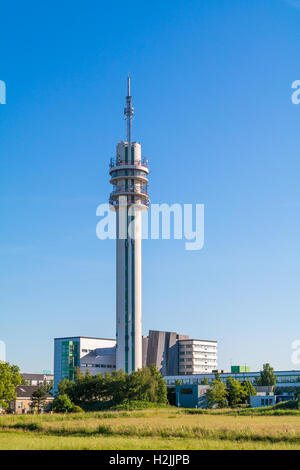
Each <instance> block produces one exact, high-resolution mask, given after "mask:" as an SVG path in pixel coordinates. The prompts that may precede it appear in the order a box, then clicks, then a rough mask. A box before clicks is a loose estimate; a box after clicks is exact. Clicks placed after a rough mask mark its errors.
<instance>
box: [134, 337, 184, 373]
mask: <svg viewBox="0 0 300 470" xmlns="http://www.w3.org/2000/svg"><path fill="white" fill-rule="evenodd" d="M143 347H144V351H143V361H144V362H143V365H147V366H148V367H150V366H151V365H152V364H155V365H156V367H157V369H158V370H159V371H160V372H161V374H162V375H171V374H176V373H178V335H177V334H176V333H174V332H169V331H156V330H150V331H149V336H148V338H147V340H146V339H144V340H143Z"/></svg>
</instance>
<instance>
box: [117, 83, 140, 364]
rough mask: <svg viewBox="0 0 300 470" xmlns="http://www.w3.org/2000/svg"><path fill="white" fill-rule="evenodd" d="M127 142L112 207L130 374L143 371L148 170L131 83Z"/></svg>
mask: <svg viewBox="0 0 300 470" xmlns="http://www.w3.org/2000/svg"><path fill="white" fill-rule="evenodd" d="M124 114H125V117H126V119H127V141H126V142H119V143H118V144H117V149H116V157H115V159H111V162H110V170H109V173H110V183H111V184H112V185H113V190H112V192H111V194H110V201H109V202H110V204H111V205H112V206H113V208H114V210H115V211H116V222H117V227H116V228H117V241H116V245H117V246H116V250H117V257H116V271H117V276H116V277H117V278H116V281H117V296H116V297H117V298H116V304H117V312H116V334H117V349H116V368H117V370H118V369H123V370H124V371H126V372H128V373H131V372H132V371H134V370H137V369H139V368H141V367H142V233H141V231H142V211H143V210H147V208H148V205H149V197H148V190H147V183H148V174H149V170H148V166H147V161H146V160H145V159H142V157H141V145H140V144H139V143H137V142H131V120H132V115H133V108H132V105H131V96H130V80H129V79H128V95H127V97H126V107H125V110H124Z"/></svg>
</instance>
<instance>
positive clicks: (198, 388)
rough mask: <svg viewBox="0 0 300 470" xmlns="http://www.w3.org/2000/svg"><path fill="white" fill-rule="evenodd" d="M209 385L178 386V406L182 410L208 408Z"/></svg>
mask: <svg viewBox="0 0 300 470" xmlns="http://www.w3.org/2000/svg"><path fill="white" fill-rule="evenodd" d="M208 389H209V385H176V406H178V407H181V408H206V407H207V403H206V392H207V390H208Z"/></svg>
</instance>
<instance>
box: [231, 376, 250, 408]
mask: <svg viewBox="0 0 300 470" xmlns="http://www.w3.org/2000/svg"><path fill="white" fill-rule="evenodd" d="M226 390H227V399H228V404H229V406H235V405H238V404H240V403H244V402H245V400H246V397H247V395H246V390H245V388H244V387H243V386H242V384H241V382H240V381H239V380H235V379H234V378H232V377H231V376H229V377H228V379H227V381H226Z"/></svg>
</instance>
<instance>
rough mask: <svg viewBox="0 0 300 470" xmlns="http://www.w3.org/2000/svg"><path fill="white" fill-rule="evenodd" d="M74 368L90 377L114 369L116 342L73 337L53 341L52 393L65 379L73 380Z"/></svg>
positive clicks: (104, 339)
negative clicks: (88, 372) (89, 374)
mask: <svg viewBox="0 0 300 470" xmlns="http://www.w3.org/2000/svg"><path fill="white" fill-rule="evenodd" d="M76 367H78V368H79V369H80V371H81V372H86V371H87V369H88V370H89V371H90V373H91V374H92V375H95V374H97V373H104V372H106V371H108V372H111V371H113V370H114V369H116V340H115V339H106V338H91V337H84V336H73V337H66V338H55V339H54V391H56V390H57V387H58V384H59V382H60V381H61V380H62V379H64V378H66V379H69V380H74V377H75V370H76Z"/></svg>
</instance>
